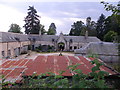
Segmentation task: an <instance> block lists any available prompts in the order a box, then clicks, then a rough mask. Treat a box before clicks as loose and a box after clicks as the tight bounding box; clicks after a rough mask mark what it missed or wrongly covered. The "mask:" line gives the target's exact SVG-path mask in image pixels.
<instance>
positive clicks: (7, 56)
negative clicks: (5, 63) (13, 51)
mask: <svg viewBox="0 0 120 90" xmlns="http://www.w3.org/2000/svg"><path fill="white" fill-rule="evenodd" d="M7 57H8V42H7Z"/></svg>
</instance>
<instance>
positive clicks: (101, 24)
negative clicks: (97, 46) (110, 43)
mask: <svg viewBox="0 0 120 90" xmlns="http://www.w3.org/2000/svg"><path fill="white" fill-rule="evenodd" d="M96 31H97V37H98V38H99V39H100V40H103V36H104V31H105V15H103V14H101V16H100V17H99V19H98V20H97V27H96Z"/></svg>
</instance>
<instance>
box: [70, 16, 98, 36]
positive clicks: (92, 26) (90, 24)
mask: <svg viewBox="0 0 120 90" xmlns="http://www.w3.org/2000/svg"><path fill="white" fill-rule="evenodd" d="M86 31H88V35H89V36H96V23H95V22H94V21H91V17H87V19H86V25H85V24H84V23H83V22H82V21H77V22H74V23H73V25H72V28H71V30H70V33H69V35H71V36H80V35H82V36H85V32H86Z"/></svg>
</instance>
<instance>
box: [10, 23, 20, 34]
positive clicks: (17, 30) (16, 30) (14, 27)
mask: <svg viewBox="0 0 120 90" xmlns="http://www.w3.org/2000/svg"><path fill="white" fill-rule="evenodd" d="M20 30H21V28H20V26H19V25H17V24H11V25H10V29H9V30H8V32H13V33H22V32H21V31H20Z"/></svg>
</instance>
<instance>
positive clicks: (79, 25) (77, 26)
mask: <svg viewBox="0 0 120 90" xmlns="http://www.w3.org/2000/svg"><path fill="white" fill-rule="evenodd" d="M71 27H72V28H71V30H70V33H69V35H71V36H79V35H80V33H81V31H82V29H83V27H84V23H83V22H82V21H77V22H74V23H73V25H71Z"/></svg>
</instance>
